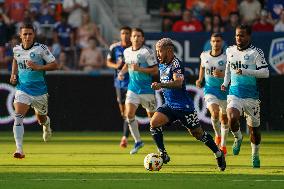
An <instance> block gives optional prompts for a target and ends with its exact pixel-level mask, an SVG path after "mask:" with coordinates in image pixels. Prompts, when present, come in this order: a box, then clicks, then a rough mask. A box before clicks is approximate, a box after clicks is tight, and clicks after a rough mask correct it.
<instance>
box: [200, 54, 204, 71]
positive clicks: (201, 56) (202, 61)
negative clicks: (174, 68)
mask: <svg viewBox="0 0 284 189" xmlns="http://www.w3.org/2000/svg"><path fill="white" fill-rule="evenodd" d="M200 64H201V67H202V68H204V67H205V65H204V53H201V54H200Z"/></svg>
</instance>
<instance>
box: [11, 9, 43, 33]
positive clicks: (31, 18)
mask: <svg viewBox="0 0 284 189" xmlns="http://www.w3.org/2000/svg"><path fill="white" fill-rule="evenodd" d="M22 17H23V21H22V22H18V23H17V24H16V26H17V33H20V27H21V26H22V24H23V23H25V22H30V23H32V24H33V26H34V28H35V31H36V36H37V38H41V37H42V34H43V33H42V30H41V27H40V23H39V22H38V21H37V20H36V12H35V11H33V12H30V11H29V10H25V11H24V14H23V16H22Z"/></svg>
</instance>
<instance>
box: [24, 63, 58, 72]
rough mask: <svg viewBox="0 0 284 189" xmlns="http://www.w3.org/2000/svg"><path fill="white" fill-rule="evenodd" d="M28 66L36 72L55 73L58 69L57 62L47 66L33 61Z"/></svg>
mask: <svg viewBox="0 0 284 189" xmlns="http://www.w3.org/2000/svg"><path fill="white" fill-rule="evenodd" d="M26 64H27V66H28V67H30V68H31V69H33V70H36V71H53V70H57V69H58V64H57V63H56V62H55V61H53V62H50V63H48V64H46V65H39V64H36V63H34V62H32V61H28V62H27V63H26Z"/></svg>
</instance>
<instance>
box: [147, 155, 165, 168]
mask: <svg viewBox="0 0 284 189" xmlns="http://www.w3.org/2000/svg"><path fill="white" fill-rule="evenodd" d="M162 165H163V159H162V157H161V156H160V155H159V154H156V153H151V154H148V155H147V156H146V157H145V158H144V167H145V169H146V170H148V171H159V170H160V169H161V168H162Z"/></svg>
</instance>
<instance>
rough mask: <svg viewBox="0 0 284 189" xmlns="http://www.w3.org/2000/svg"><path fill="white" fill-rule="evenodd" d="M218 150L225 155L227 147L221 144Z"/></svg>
mask: <svg viewBox="0 0 284 189" xmlns="http://www.w3.org/2000/svg"><path fill="white" fill-rule="evenodd" d="M220 150H221V151H222V152H223V153H224V155H225V156H226V155H227V148H226V146H221V147H220Z"/></svg>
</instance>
